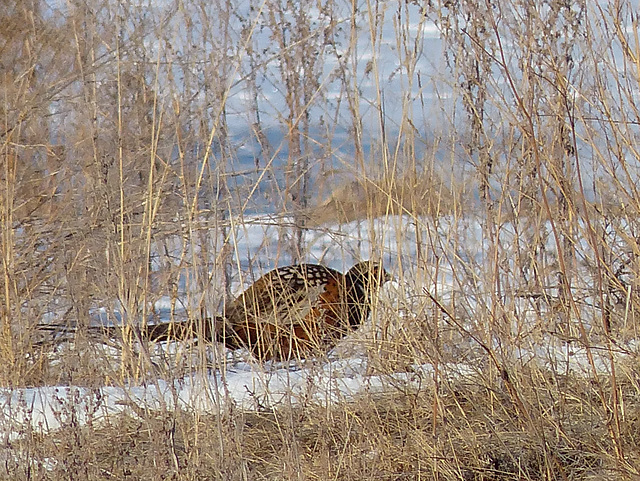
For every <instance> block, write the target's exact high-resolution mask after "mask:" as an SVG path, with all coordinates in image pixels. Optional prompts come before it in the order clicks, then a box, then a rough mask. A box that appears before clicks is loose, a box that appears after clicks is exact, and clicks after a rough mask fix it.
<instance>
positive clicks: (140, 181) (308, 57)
mask: <svg viewBox="0 0 640 481" xmlns="http://www.w3.org/2000/svg"><path fill="white" fill-rule="evenodd" d="M137 3H138V2H115V1H113V2H103V1H97V0H96V1H92V0H88V1H85V2H44V1H40V0H32V1H29V2H25V1H21V0H7V1H5V2H4V4H3V7H2V8H0V23H1V24H2V25H3V28H2V29H0V93H1V94H2V95H0V385H2V386H3V387H4V388H6V392H7V393H9V392H16V393H17V392H20V391H19V388H22V387H25V386H43V385H60V384H64V385H76V386H87V387H99V386H104V385H116V386H122V387H125V386H130V385H136V384H140V383H146V382H153V381H155V380H156V379H158V378H162V379H166V380H169V381H171V380H174V379H179V378H180V377H181V376H182V375H184V374H185V373H190V372H194V371H196V372H201V373H206V372H207V370H208V369H210V368H211V367H212V365H214V364H215V365H214V366H213V367H215V368H217V367H218V366H219V363H218V359H219V358H217V357H216V356H215V355H214V354H212V353H215V352H216V351H215V350H214V349H211V348H210V347H209V346H204V345H195V346H192V345H184V346H183V345H181V346H178V347H177V348H176V351H175V352H173V353H170V354H167V353H166V352H162V353H158V352H157V351H155V350H154V347H153V346H145V345H143V346H140V345H139V344H138V343H136V342H132V340H130V339H129V340H127V339H125V340H123V342H117V343H115V344H113V345H112V346H111V347H109V348H107V347H105V346H104V345H103V344H102V343H99V342H96V341H95V338H92V337H91V336H90V332H89V331H90V330H89V327H90V326H91V325H93V324H95V323H96V318H97V317H98V315H99V316H100V317H101V318H102V319H105V318H106V319H108V320H109V321H111V322H124V323H125V324H130V325H132V326H136V325H139V324H144V323H146V322H153V321H157V320H159V319H162V320H166V319H178V320H179V319H183V318H186V317H195V316H198V315H200V314H201V313H216V312H219V311H220V309H221V307H222V305H223V302H224V299H228V298H229V296H230V295H231V294H232V291H233V290H234V289H236V288H237V286H238V285H239V284H242V283H243V282H244V281H245V280H249V279H251V278H252V277H254V276H255V274H258V273H260V272H262V270H263V268H265V265H266V264H283V263H286V262H295V261H298V260H301V259H304V260H323V259H324V257H325V256H329V254H331V255H334V256H336V252H345V253H346V254H345V257H348V256H351V257H355V258H358V257H369V256H371V257H377V256H381V255H383V254H384V255H385V256H386V257H385V259H386V260H387V261H390V262H389V264H390V265H391V266H392V270H393V273H394V275H395V276H396V278H397V280H398V281H399V282H398V292H396V293H395V295H394V296H388V297H387V298H383V299H381V300H380V302H379V305H377V306H376V309H375V312H376V316H377V317H374V319H375V324H374V325H372V326H369V328H368V329H363V330H362V331H361V332H359V333H358V334H357V335H356V336H354V338H353V339H351V340H348V341H347V342H345V344H344V345H342V346H340V349H341V350H342V351H340V352H343V353H344V355H348V354H349V353H353V352H356V353H358V354H359V355H361V356H362V357H363V358H365V359H366V360H367V361H368V365H369V368H370V370H371V373H372V374H377V375H380V376H386V377H388V379H389V384H390V385H393V386H395V388H396V390H391V391H390V392H388V393H387V394H377V395H375V396H374V395H373V394H370V395H366V394H363V395H361V397H359V398H358V399H357V400H350V401H348V402H347V401H345V402H344V403H336V404H334V405H331V406H328V407H327V406H324V407H320V406H317V405H313V404H310V403H303V404H302V405H296V406H293V407H292V406H282V407H280V408H277V409H274V410H271V411H265V412H245V411H242V410H240V409H239V408H237V407H236V406H234V405H232V404H227V405H226V407H225V410H223V413H222V414H220V415H216V416H213V415H210V414H207V415H205V414H203V413H200V412H184V411H180V410H178V411H175V412H174V411H171V410H165V411H162V412H137V413H135V415H125V414H122V415H118V416H113V417H110V418H109V419H106V420H100V422H98V420H95V419H90V422H89V423H88V424H84V423H80V422H79V421H78V420H77V419H76V418H75V417H74V409H73V406H68V407H67V408H64V409H62V411H61V413H60V415H61V416H64V418H65V420H66V421H65V422H64V423H63V425H64V427H63V428H62V429H60V430H58V431H56V432H53V433H48V434H46V435H45V434H42V433H39V432H38V431H37V430H36V429H34V428H33V427H25V429H24V431H23V432H21V433H19V436H18V438H17V439H13V438H10V437H9V436H8V434H9V433H6V434H7V436H4V437H2V438H0V442H1V443H2V445H1V447H0V450H1V451H0V452H1V453H2V454H0V460H1V461H2V463H0V477H4V478H6V479H55V480H57V479H98V478H100V479H102V478H112V479H298V480H299V479H322V480H324V479H354V480H355V479H358V480H360V479H434V480H436V479H437V480H447V479H464V480H493V479H523V480H537V479H546V480H548V479H563V480H564V479H638V478H639V477H640V473H639V472H638V471H639V469H640V453H638V448H637V446H638V434H637V432H638V428H639V420H640V411H639V409H640V405H639V403H638V399H639V398H640V396H639V395H638V393H639V386H640V384H639V382H638V370H637V358H638V354H637V347H636V346H637V344H636V339H637V338H638V328H637V323H636V322H635V321H636V320H637V319H638V315H637V313H638V309H639V307H640V302H639V299H640V298H639V297H638V296H637V291H638V286H639V282H638V272H640V262H639V261H638V259H640V242H639V241H638V239H640V235H639V234H638V230H639V229H638V227H639V226H638V219H640V193H639V192H638V188H637V185H638V182H637V179H638V178H639V177H640V152H639V151H638V149H637V136H638V124H639V123H640V110H639V109H638V106H637V92H638V90H639V88H640V87H639V86H640V74H639V73H638V59H639V58H640V43H639V40H638V36H637V35H636V30H637V21H636V14H635V5H634V4H633V3H632V2H630V1H626V0H616V1H613V2H609V3H608V4H606V5H604V4H603V3H602V2H599V3H598V2H593V3H594V5H591V4H590V3H588V2H580V1H574V2H561V1H556V0H549V1H547V2H542V3H536V2H530V1H525V0H504V1H501V2H488V1H485V0H468V1H459V2H444V3H440V4H439V3H438V2H402V1H398V2H395V3H394V2H374V1H372V2H367V3H366V4H358V3H357V2H356V3H353V2H341V1H338V0H328V1H326V2H320V3H317V4H314V5H315V8H314V9H312V10H311V9H309V8H307V5H306V4H305V3H304V2H297V3H296V2H285V1H279V0H267V1H266V2H254V1H253V0H251V1H249V2H248V4H249V6H247V4H246V3H242V4H241V5H240V2H233V1H231V0H220V1H214V2H211V1H204V0H188V1H181V2H156V3H158V5H154V6H153V7H149V8H144V9H142V8H141V7H140V6H139V5H137ZM151 3H154V2H151ZM62 4H64V5H62ZM434 28H437V30H438V35H439V40H438V42H436V41H435V40H434V39H433V38H430V37H429V32H430V31H431V30H433V29H434ZM434 45H436V47H434ZM436 50H437V53H436V52H435V51H436ZM440 52H442V54H443V55H442V63H441V64H438V65H435V68H434V65H430V62H436V60H434V59H435V58H436V57H439V54H440ZM390 65H391V68H392V71H387V69H388V68H389V66H390ZM427 65H428V66H427ZM427 68H430V70H429V72H433V71H435V72H437V73H429V72H426V69H427ZM396 80H397V82H396V83H393V82H392V81H394V82H395V81H396ZM398 85H401V86H402V88H398V89H396V86H398ZM245 134H246V135H245ZM247 152H250V153H249V154H248V153H247ZM320 199H324V200H320ZM265 210H269V211H270V213H272V214H274V215H273V216H272V217H270V219H269V220H268V222H267V223H273V220H272V219H274V218H275V219H280V220H282V222H281V223H279V224H278V225H276V226H266V225H265V229H266V228H267V227H269V228H272V229H273V230H271V231H269V236H267V237H268V238H265V241H264V244H263V245H261V246H260V248H259V249H257V250H256V251H251V252H247V251H246V250H245V248H244V247H243V244H242V238H243V237H242V236H243V235H246V233H247V231H248V228H249V227H248V226H255V225H256V224H257V223H260V222H265V221H263V220H261V219H256V217H255V216H254V215H253V214H255V213H262V212H264V211H265ZM375 218H378V219H379V220H378V221H375V220H374V219H375ZM345 222H354V224H355V223H356V222H357V226H356V227H355V228H354V229H353V232H347V233H345V231H344V230H343V226H342V225H341V224H342V223H345ZM380 226H382V230H383V231H382V232H381V231H380V229H381V227H380ZM392 227H393V228H392ZM385 228H386V230H384V229H385ZM391 232H392V233H393V234H390V233H391ZM390 237H393V238H392V239H389V238H390ZM317 238H323V239H325V240H323V241H322V242H325V243H326V245H324V244H323V246H321V247H318V246H317V245H310V242H312V241H310V239H317ZM364 238H367V239H371V244H370V245H368V244H367V243H366V241H364V240H363V239H364ZM326 239H329V241H327V240H326ZM363 246H366V247H363ZM313 249H315V250H313ZM322 249H324V251H323V250H322ZM319 252H320V253H319ZM318 253H319V254H318ZM160 301H162V302H160ZM43 323H44V324H46V323H56V324H60V325H64V326H67V327H68V328H69V329H71V330H73V331H74V332H75V336H76V337H75V338H74V342H73V343H70V344H66V345H65V346H63V348H58V349H57V350H56V349H53V348H51V347H50V346H48V345H42V344H39V342H38V341H39V340H41V337H42V333H41V332H40V331H39V326H40V325H41V324H43ZM565 348H566V349H565ZM554 349H555V351H554ZM562 349H564V351H562ZM557 352H565V353H566V358H565V359H560V360H559V359H557V358H556V357H555V355H554V354H557ZM577 356H582V358H583V359H585V361H583V363H582V364H581V365H580V366H579V367H581V368H582V371H580V370H579V369H577V368H576V367H575V366H576V364H572V360H573V359H575V358H576V357H577ZM416 365H427V366H430V367H433V369H434V370H435V371H434V372H435V373H436V374H435V375H434V377H433V379H422V380H421V381H422V382H421V383H420V388H419V389H418V388H415V386H412V387H410V388H408V387H407V386H404V385H401V384H399V383H395V384H394V379H396V378H394V375H395V374H397V373H411V372H412V369H414V367H415V366H416ZM465 368H467V370H466V371H465ZM469 371H472V372H473V374H469ZM461 373H464V375H462V374H461ZM3 396H4V394H3ZM4 427H5V426H0V433H2V432H3V428H4Z"/></svg>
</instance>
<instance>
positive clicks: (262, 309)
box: [102, 261, 391, 361]
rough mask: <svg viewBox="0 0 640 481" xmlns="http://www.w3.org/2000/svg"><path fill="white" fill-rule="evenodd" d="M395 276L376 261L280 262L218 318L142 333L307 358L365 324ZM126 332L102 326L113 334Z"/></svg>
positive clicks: (266, 356)
mask: <svg viewBox="0 0 640 481" xmlns="http://www.w3.org/2000/svg"><path fill="white" fill-rule="evenodd" d="M389 280H391V276H390V275H389V274H388V273H387V272H386V271H385V270H384V269H383V268H382V266H381V265H380V264H379V263H377V262H373V261H364V262H360V263H358V264H355V265H354V266H353V267H352V268H351V269H349V270H348V271H347V272H346V274H342V273H340V272H338V271H336V270H334V269H330V268H329V267H325V266H321V265H317V264H298V265H292V266H287V267H280V268H277V269H274V270H272V271H270V272H268V273H267V274H265V275H264V276H262V277H260V278H259V279H258V280H257V281H256V282H255V283H254V284H252V285H251V286H250V287H249V288H248V289H247V290H246V291H244V292H243V293H242V294H241V295H240V296H238V297H237V298H236V299H235V300H234V301H233V302H231V304H229V305H227V306H226V309H225V311H224V314H223V315H220V316H216V318H215V319H213V320H211V319H201V320H195V319H194V320H187V321H183V322H171V323H163V324H155V325H150V326H147V327H146V328H144V329H140V330H139V331H138V335H139V336H140V338H141V339H144V340H149V341H168V340H181V339H193V338H195V337H197V336H198V335H200V336H201V337H202V338H204V339H206V340H209V341H212V340H215V341H218V342H222V343H224V345H225V346H226V347H228V348H229V349H238V348H246V349H248V350H249V351H250V352H251V353H252V354H253V355H254V356H255V357H256V358H257V359H258V360H260V361H266V360H289V359H296V358H303V357H306V356H307V355H309V354H310V353H314V352H326V351H327V350H329V349H331V348H332V347H333V346H335V344H336V343H337V341H338V340H340V339H341V338H342V337H344V336H345V335H347V334H348V333H349V331H351V330H355V329H356V328H357V327H358V326H360V325H361V324H362V323H363V322H364V321H365V320H366V318H367V316H368V315H369V312H370V310H371V302H372V299H373V298H374V297H375V296H376V294H377V292H378V289H379V288H380V286H381V285H382V284H383V283H385V282H387V281H389ZM111 331H113V332H111ZM120 331H121V329H120V328H118V327H116V328H105V329H102V332H103V333H104V334H106V335H109V336H110V335H113V334H116V333H117V332H120ZM113 337H116V336H113Z"/></svg>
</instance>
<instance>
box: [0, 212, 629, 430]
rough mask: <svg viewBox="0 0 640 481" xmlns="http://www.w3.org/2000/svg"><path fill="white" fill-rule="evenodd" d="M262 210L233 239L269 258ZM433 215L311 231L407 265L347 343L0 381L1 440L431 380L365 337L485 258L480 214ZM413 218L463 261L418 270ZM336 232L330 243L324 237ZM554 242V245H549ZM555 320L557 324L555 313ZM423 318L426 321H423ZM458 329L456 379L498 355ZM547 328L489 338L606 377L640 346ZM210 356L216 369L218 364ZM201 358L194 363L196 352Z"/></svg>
mask: <svg viewBox="0 0 640 481" xmlns="http://www.w3.org/2000/svg"><path fill="white" fill-rule="evenodd" d="M256 220H257V219H253V220H252V222H249V223H247V225H245V226H243V228H242V229H241V232H242V234H241V235H239V237H238V240H237V246H238V250H239V252H247V253H250V256H249V257H254V256H255V255H258V256H260V254H261V253H262V254H263V258H265V259H269V258H273V257H270V248H271V247H270V246H271V239H274V238H275V235H274V233H275V231H276V229H277V226H275V225H269V224H268V223H266V222H257V221H256ZM428 223H429V222H428V221H425V224H423V225H420V226H416V222H415V219H411V218H403V217H394V218H389V219H381V220H378V221H375V222H367V225H366V226H364V225H362V224H360V223H357V222H354V223H352V224H349V225H346V226H342V227H340V228H339V229H338V228H337V227H336V228H335V230H334V231H332V230H331V229H327V230H326V231H324V232H321V233H313V232H311V233H309V234H308V236H309V237H308V239H307V241H308V245H309V259H308V260H309V261H318V260H320V261H322V262H323V263H326V264H328V265H330V266H332V267H336V268H339V269H344V268H345V267H348V266H349V265H350V264H351V263H352V262H353V261H354V260H356V259H361V258H367V257H369V255H370V254H371V249H372V247H373V246H372V243H371V242H370V239H371V238H373V237H375V238H376V245H377V246H379V247H381V248H382V249H383V252H380V253H379V254H381V255H382V257H383V258H384V260H385V264H386V266H387V268H388V269H389V270H390V271H391V272H392V273H395V274H397V273H398V272H399V271H400V270H402V272H403V273H404V274H403V277H402V282H397V281H394V282H390V283H387V284H386V285H385V286H384V288H383V289H382V290H381V292H380V302H379V304H378V308H377V309H376V310H375V311H374V313H375V315H374V316H373V318H372V319H371V320H370V321H369V322H368V323H367V324H366V325H365V326H363V327H362V328H361V330H360V331H358V332H356V333H354V335H353V336H351V337H350V338H347V339H345V340H344V341H343V342H342V343H340V344H339V345H338V346H337V347H336V348H335V349H334V350H333V351H332V352H330V353H329V355H328V356H327V358H326V359H324V360H313V359H311V360H306V361H301V362H299V363H296V362H292V363H289V364H270V363H268V364H267V365H265V366H261V365H259V364H257V363H256V362H253V361H251V359H250V358H248V356H244V359H245V361H242V362H237V361H232V360H231V358H230V357H229V356H227V357H226V358H225V362H221V361H220V360H219V359H218V361H217V364H216V363H215V362H213V363H210V364H209V367H205V368H202V367H194V369H193V371H192V372H187V374H185V375H181V376H179V377H178V376H173V377H171V378H170V379H165V378H162V377H156V378H155V379H156V380H155V381H153V382H149V381H146V382H145V383H142V382H141V383H138V384H135V383H130V384H129V385H123V386H104V387H97V388H93V389H89V388H85V387H80V386H46V387H34V388H24V389H13V390H10V389H4V390H1V391H0V406H1V409H0V426H2V432H3V434H4V440H5V441H9V440H11V439H15V438H18V437H20V436H21V435H24V434H25V433H33V432H34V431H35V432H37V433H47V432H50V431H51V430H55V429H58V428H60V427H61V426H64V425H65V424H68V423H80V424H83V423H87V422H91V423H95V422H99V420H100V419H105V418H107V417H108V416H113V415H114V414H117V413H121V412H126V413H130V414H131V415H134V416H135V415H136V413H139V412H144V411H147V410H165V409H166V410H171V409H175V408H176V407H179V408H181V409H184V410H195V411H199V412H208V413H214V412H219V410H220V409H221V408H223V407H224V406H228V405H229V403H232V404H233V405H234V406H235V407H238V408H242V409H265V408H274V407H277V406H279V405H291V404H294V405H295V404H305V403H320V404H328V403H334V402H341V401H349V400H352V399H353V398H354V397H355V396H358V395H360V394H364V393H371V392H383V391H389V392H393V391H394V389H397V388H398V386H399V385H400V386H402V388H403V389H406V388H413V389H419V388H421V387H424V386H427V385H430V384H431V383H432V382H433V380H434V376H435V375H436V374H435V373H436V370H435V368H434V363H435V362H436V361H435V360H434V361H432V362H425V359H424V358H423V359H421V361H420V362H416V363H413V364H412V363H408V365H405V366H403V368H402V369H398V368H396V369H392V370H389V371H388V372H381V371H380V370H377V369H375V367H374V366H373V365H372V363H371V362H370V358H369V354H368V352H367V348H366V346H365V345H364V344H365V340H371V339H375V338H376V337H377V336H378V335H379V331H380V330H381V329H382V324H384V323H385V322H386V323H387V324H386V327H387V331H394V332H396V333H402V330H403V329H404V330H407V329H412V328H416V326H418V324H417V323H420V322H423V321H422V317H421V316H422V313H423V312H424V306H425V305H427V304H428V303H429V302H430V299H431V297H430V296H429V295H427V292H428V293H431V295H433V296H434V297H435V298H437V299H438V301H439V302H441V303H442V305H443V306H447V305H448V302H449V299H450V298H451V297H453V296H454V294H455V293H456V292H457V291H459V290H460V280H459V278H458V275H454V274H455V272H456V270H457V269H458V268H459V269H462V267H457V265H458V264H464V265H467V264H468V263H470V262H472V261H475V262H478V263H481V262H482V255H483V254H482V252H483V250H484V245H485V241H484V239H483V235H482V229H481V227H480V223H479V222H477V223H475V222H469V221H466V222H464V223H459V222H455V221H454V220H453V219H448V220H447V219H443V220H442V221H441V222H439V224H438V225H437V226H435V225H428ZM416 229H423V230H424V231H425V232H423V234H424V235H426V234H429V235H430V237H431V238H432V239H433V238H436V239H438V241H436V242H432V247H434V246H437V247H436V248H435V249H434V250H432V256H433V257H431V256H430V257H429V260H430V261H432V262H435V259H436V258H440V257H441V258H450V259H452V258H455V259H457V260H456V261H454V262H451V263H449V264H447V263H442V264H441V265H439V266H436V265H434V264H430V265H427V266H426V268H424V269H422V270H423V271H424V272H422V274H420V275H418V272H419V270H418V269H417V267H418V266H417V265H416V260H415V259H416V252H415V249H416V244H415V239H416ZM453 230H457V231H458V234H457V239H458V243H457V244H456V245H459V246H460V245H463V246H464V250H459V251H456V248H455V247H453V245H450V244H449V243H448V242H447V241H446V239H449V238H452V237H453V236H452V231H453ZM338 231H339V232H340V236H341V238H342V239H343V240H342V243H341V244H340V245H337V244H335V239H336V233H337V232H338ZM505 231H508V229H506V230H505ZM424 235H423V238H424ZM344 239H348V240H347V241H345V240H344ZM461 239H464V242H463V243H460V242H459V241H460V240H461ZM352 240H354V241H355V240H358V248H357V249H356V248H354V247H353V242H352ZM332 243H333V246H334V247H335V249H331V248H329V245H331V244H332ZM504 243H505V257H509V255H508V254H509V251H508V246H509V245H510V237H509V235H508V234H507V235H505V238H504ZM340 246H342V248H340ZM347 247H348V248H347ZM549 249H552V246H551V245H550V246H549ZM400 253H402V255H399V254H400ZM474 258H475V259H474ZM283 262H286V259H283ZM270 267H271V266H270ZM477 284H478V286H479V287H477V290H476V291H474V292H468V293H467V294H468V296H467V298H466V299H465V302H466V303H467V310H473V309H476V308H477V309H480V307H481V306H486V305H488V304H489V302H490V300H489V299H488V298H487V299H485V298H482V292H483V291H484V290H485V289H486V286H484V287H483V286H482V283H481V282H478V283H477ZM242 288H243V285H242V283H241V282H238V284H237V285H236V288H235V290H236V292H240V291H241V290H242ZM487 297H488V296H487ZM159 302H160V303H163V302H168V300H161V301H159ZM514 302H515V301H514ZM523 302H524V301H523ZM526 312H527V311H526V306H523V307H522V313H523V316H525V317H526ZM549 321H550V322H549V324H550V325H552V322H551V318H550V319H549ZM439 322H440V323H441V324H442V325H443V326H445V325H446V324H447V322H450V321H449V320H448V319H447V318H446V316H445V315H442V318H441V319H440V321H439ZM527 322H528V321H527V320H526V319H524V320H523V321H522V323H523V325H525V326H526V323H527ZM411 326H413V327H411ZM417 328H418V329H420V326H418V327H417ZM456 328H457V330H458V335H459V339H460V340H461V342H463V343H464V344H465V346H466V347H468V348H469V352H472V351H473V350H474V349H475V351H476V355H466V356H462V357H457V354H456V349H458V350H461V349H462V347H461V346H460V345H456V344H455V343H452V344H451V345H448V344H447V343H446V342H444V343H443V344H444V345H443V346H442V351H443V352H445V353H446V352H449V353H450V354H451V355H450V356H449V357H448V358H445V357H443V355H442V354H443V352H440V353H439V354H440V356H439V357H435V356H434V359H436V358H437V359H438V361H437V364H438V370H437V372H438V374H437V375H438V376H440V377H443V376H445V377H447V378H449V379H453V378H460V379H461V378H464V377H466V376H481V375H482V374H483V371H485V370H486V368H487V367H491V364H490V361H489V359H488V356H486V355H484V353H483V351H482V349H480V346H479V344H478V343H476V340H475V338H474V336H477V335H478V332H480V330H479V326H477V325H476V324H475V320H474V319H467V320H465V321H461V324H460V325H459V326H456ZM552 331H553V329H551V328H550V327H549V328H548V329H546V330H545V329H542V330H538V331H536V332H538V333H542V334H539V335H537V336H530V337H527V336H522V338H521V339H519V340H518V342H514V338H512V339H510V340H509V342H505V345H506V346H505V345H502V342H501V339H500V338H499V337H498V336H496V335H493V336H492V337H491V341H490V342H489V344H488V347H489V348H490V349H492V350H493V351H494V353H496V355H497V358H498V360H499V362H501V363H503V364H504V365H505V366H533V365H535V366H537V367H538V368H540V369H544V370H547V371H548V372H550V373H555V374H559V375H563V374H574V375H579V376H585V377H593V376H594V375H604V376H606V375H608V374H610V372H611V370H612V368H616V369H617V367H616V366H618V365H622V366H624V365H625V364H627V363H625V362H624V361H625V359H633V358H635V357H636V348H635V344H633V343H627V344H626V345H625V346H624V347H620V346H609V345H607V343H606V341H605V340H600V341H597V340H596V341H591V340H590V342H589V344H588V347H587V345H585V343H581V342H580V341H579V340H575V339H574V340H567V339H564V340H562V339H560V338H559V337H557V336H554V335H553V332H552ZM507 335H509V334H507ZM483 342H486V339H483ZM466 347H465V348H466ZM422 348H423V349H424V350H425V351H428V350H429V349H430V346H429V345H424V346H422ZM157 349H158V350H159V351H160V352H162V354H163V355H164V356H165V357H167V356H168V357H171V356H172V355H176V353H177V349H178V350H179V348H176V345H175V343H174V344H170V345H160V346H158V347H157ZM208 349H210V350H212V351H215V352H214V353H212V354H211V356H213V358H214V359H215V357H216V356H217V355H218V353H219V351H218V350H216V349H212V348H208ZM105 352H108V350H107V351H105ZM115 353H117V350H114V363H115V362H117V361H116V355H115ZM212 365H213V366H216V365H217V366H220V368H219V369H216V368H215V367H211V366H212ZM194 366H197V364H195V363H194ZM165 372H166V370H165ZM147 379H148V378H147Z"/></svg>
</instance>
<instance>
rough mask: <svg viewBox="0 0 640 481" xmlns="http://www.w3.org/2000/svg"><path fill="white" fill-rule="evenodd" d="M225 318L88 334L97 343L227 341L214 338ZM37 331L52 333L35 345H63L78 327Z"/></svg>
mask: <svg viewBox="0 0 640 481" xmlns="http://www.w3.org/2000/svg"><path fill="white" fill-rule="evenodd" d="M222 323H223V319H222V318H221V317H220V316H216V317H215V318H213V319H211V318H199V319H187V320H184V321H176V322H163V323H159V324H150V325H147V326H144V327H139V326H129V325H127V326H91V327H89V331H88V332H89V334H90V336H91V337H92V338H94V339H96V340H102V341H104V340H107V339H110V340H120V339H124V340H130V341H133V342H135V341H147V342H163V341H185V340H193V339H199V340H202V341H205V342H206V341H208V342H211V341H213V340H216V341H218V340H220V342H224V341H223V339H222V336H218V335H215V336H214V335H213V333H214V332H216V330H217V329H219V328H218V326H221V325H222ZM38 330H39V331H40V332H41V334H42V333H49V334H50V336H49V340H48V341H47V340H42V341H39V342H37V343H36V344H38V345H42V344H50V343H53V344H60V343H62V342H65V341H71V340H73V338H74V337H75V334H76V331H77V329H76V328H75V327H69V326H60V325H46V326H39V328H38Z"/></svg>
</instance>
